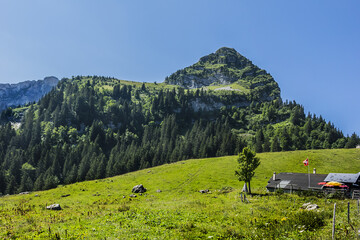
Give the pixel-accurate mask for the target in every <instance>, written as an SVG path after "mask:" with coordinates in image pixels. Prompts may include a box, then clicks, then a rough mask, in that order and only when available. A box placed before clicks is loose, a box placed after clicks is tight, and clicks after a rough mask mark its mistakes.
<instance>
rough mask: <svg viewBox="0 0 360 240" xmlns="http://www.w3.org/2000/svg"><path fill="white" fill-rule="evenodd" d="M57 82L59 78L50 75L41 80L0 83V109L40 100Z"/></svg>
mask: <svg viewBox="0 0 360 240" xmlns="http://www.w3.org/2000/svg"><path fill="white" fill-rule="evenodd" d="M58 82H59V79H58V78H56V77H54V76H50V77H45V78H44V79H43V80H28V81H24V82H19V83H15V84H10V83H2V84H0V111H2V110H4V109H6V108H7V107H14V106H18V105H24V104H26V103H30V102H36V101H38V100H40V98H41V97H42V96H44V95H45V94H46V93H48V92H49V91H50V90H51V89H52V88H53V87H55V86H56V85H57V84H58Z"/></svg>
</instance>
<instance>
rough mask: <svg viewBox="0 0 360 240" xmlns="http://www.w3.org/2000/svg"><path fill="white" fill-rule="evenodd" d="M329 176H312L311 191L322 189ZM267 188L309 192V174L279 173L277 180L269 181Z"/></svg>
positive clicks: (271, 179)
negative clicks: (320, 183) (321, 183)
mask: <svg viewBox="0 0 360 240" xmlns="http://www.w3.org/2000/svg"><path fill="white" fill-rule="evenodd" d="M326 176H327V174H310V189H321V187H322V185H318V183H319V182H323V181H324V179H325V178H326ZM266 188H282V189H289V190H290V189H292V190H308V189H309V176H308V174H307V173H278V174H276V180H275V181H274V180H273V177H271V178H270V180H269V181H268V185H267V186H266Z"/></svg>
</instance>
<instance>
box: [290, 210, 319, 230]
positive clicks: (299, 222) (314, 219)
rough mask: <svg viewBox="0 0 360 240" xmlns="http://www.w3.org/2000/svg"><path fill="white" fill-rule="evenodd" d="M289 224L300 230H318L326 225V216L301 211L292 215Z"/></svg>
mask: <svg viewBox="0 0 360 240" xmlns="http://www.w3.org/2000/svg"><path fill="white" fill-rule="evenodd" d="M288 223H289V224H291V225H292V227H296V228H298V229H300V230H310V231H311V230H316V229H319V228H321V227H322V226H324V225H325V215H324V214H323V213H322V212H316V211H306V210H301V211H299V212H295V213H294V214H292V216H291V217H290V219H289V221H288Z"/></svg>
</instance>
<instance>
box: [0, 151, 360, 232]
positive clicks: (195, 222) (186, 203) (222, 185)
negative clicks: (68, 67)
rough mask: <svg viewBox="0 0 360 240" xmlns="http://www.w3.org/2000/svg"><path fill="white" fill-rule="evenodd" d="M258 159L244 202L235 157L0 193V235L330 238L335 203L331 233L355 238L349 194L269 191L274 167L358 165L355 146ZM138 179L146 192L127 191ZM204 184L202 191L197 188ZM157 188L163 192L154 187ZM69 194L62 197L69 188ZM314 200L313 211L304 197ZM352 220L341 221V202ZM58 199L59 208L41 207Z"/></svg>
mask: <svg viewBox="0 0 360 240" xmlns="http://www.w3.org/2000/svg"><path fill="white" fill-rule="evenodd" d="M257 156H258V157H260V160H261V164H260V166H259V168H258V169H257V171H256V174H255V176H254V178H253V181H252V182H251V186H252V191H253V193H254V194H253V196H247V199H248V201H249V202H242V201H241V198H240V192H241V189H242V187H243V182H239V181H238V180H237V179H236V177H235V175H234V170H235V168H236V166H237V162H236V158H237V156H227V157H219V158H207V159H193V160H187V161H182V162H177V163H173V164H166V165H162V166H158V167H155V168H151V169H143V170H140V171H137V172H132V173H128V174H124V175H121V176H116V177H112V178H107V179H101V180H95V181H87V182H81V183H75V184H71V185H66V186H59V187H57V188H56V189H52V190H48V191H42V192H32V193H30V194H28V195H12V196H4V197H1V198H0V238H1V239H329V238H330V239H331V223H332V211H333V205H334V203H337V216H336V218H337V225H336V239H354V238H356V237H355V232H356V231H358V229H359V227H360V222H359V213H358V212H357V205H356V204H357V202H356V201H355V200H348V199H345V200H339V199H324V198H317V197H314V196H310V197H304V196H298V195H296V194H293V195H289V194H269V193H266V189H265V186H266V184H267V181H268V179H269V178H270V177H271V176H272V173H273V172H274V171H275V172H304V173H306V172H307V168H306V167H304V165H303V164H302V161H303V160H304V159H306V158H309V161H310V168H311V169H312V168H316V169H317V173H329V172H343V173H356V172H359V171H360V149H338V150H309V151H294V152H279V153H262V154H257ZM137 184H143V185H144V187H145V188H147V190H148V191H147V192H146V193H144V194H142V195H140V194H136V195H137V197H134V198H131V197H129V195H130V194H131V189H132V187H133V186H135V185H137ZM201 189H209V190H210V192H209V193H207V194H201V193H199V190H201ZM157 190H161V192H157ZM68 194H70V195H69V196H67V197H62V196H64V195H68ZM306 202H312V203H316V204H318V205H319V207H320V208H319V210H318V211H316V212H307V211H304V210H301V209H300V207H301V206H302V204H303V203H306ZM348 202H350V206H351V215H350V216H351V224H348V223H347V203H348ZM54 203H59V204H60V205H61V207H62V208H63V209H62V210H60V211H50V210H46V209H45V208H46V206H47V205H50V204H54Z"/></svg>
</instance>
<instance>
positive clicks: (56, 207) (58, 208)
mask: <svg viewBox="0 0 360 240" xmlns="http://www.w3.org/2000/svg"><path fill="white" fill-rule="evenodd" d="M46 209H47V210H61V207H60V204H58V203H55V204H52V205H49V206H47V207H46Z"/></svg>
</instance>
